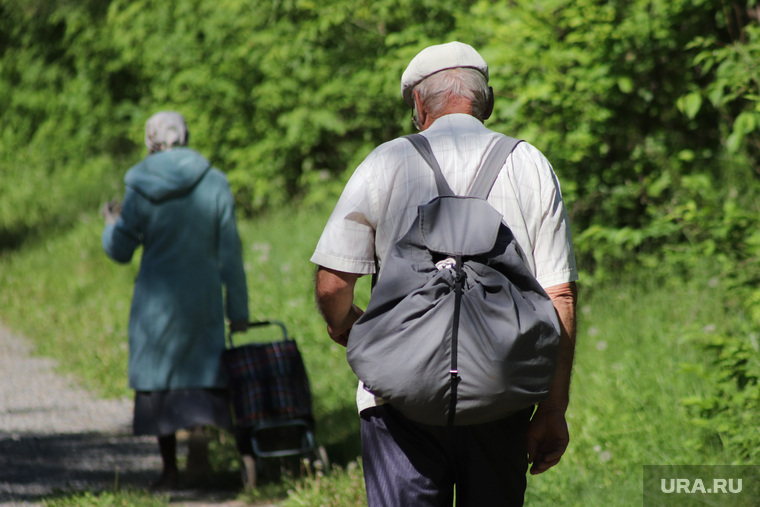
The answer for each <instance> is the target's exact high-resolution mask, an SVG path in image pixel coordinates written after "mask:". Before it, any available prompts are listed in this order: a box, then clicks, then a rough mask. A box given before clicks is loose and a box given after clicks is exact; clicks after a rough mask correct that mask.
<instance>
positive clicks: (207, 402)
mask: <svg viewBox="0 0 760 507" xmlns="http://www.w3.org/2000/svg"><path fill="white" fill-rule="evenodd" d="M196 426H216V427H218V428H221V429H225V430H232V418H231V415H230V400H229V392H228V391H227V390H226V389H176V390H170V391H136V392H135V412H134V420H133V423H132V429H133V432H134V434H135V435H156V436H166V435H171V434H173V433H175V432H176V431H177V430H182V429H190V428H194V427H196Z"/></svg>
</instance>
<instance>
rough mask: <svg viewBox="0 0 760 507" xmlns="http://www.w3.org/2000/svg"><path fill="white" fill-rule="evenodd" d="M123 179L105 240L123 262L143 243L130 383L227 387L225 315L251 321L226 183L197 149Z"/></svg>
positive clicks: (141, 387)
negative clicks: (222, 359)
mask: <svg viewBox="0 0 760 507" xmlns="http://www.w3.org/2000/svg"><path fill="white" fill-rule="evenodd" d="M124 182H125V184H126V193H125V196H124V201H123V203H122V209H121V215H120V216H119V218H118V219H117V220H116V223H115V224H113V225H106V227H105V229H104V230H103V235H102V243H103V249H104V250H105V252H106V253H107V254H108V256H109V257H111V258H112V259H113V260H115V261H117V262H120V263H128V262H130V261H131V260H132V256H133V254H134V252H135V250H136V249H137V248H138V247H139V246H140V245H142V260H141V262H140V270H139V273H138V275H137V279H136V281H135V287H134V295H133V298H132V307H131V310H130V317H129V385H130V387H131V388H133V389H135V390H138V391H156V390H166V389H191V388H219V387H225V386H226V379H225V375H224V371H223V369H222V368H221V364H220V357H221V353H222V350H224V348H225V313H226V315H227V317H228V318H229V320H230V321H233V322H234V321H247V320H248V318H249V315H248V290H247V284H246V278H245V271H244V268H243V261H242V251H241V243H240V237H239V236H238V231H237V224H236V222H235V213H234V206H233V199H232V194H231V192H230V188H229V183H228V182H227V178H226V177H225V175H224V173H222V172H221V171H219V170H217V169H214V168H212V167H211V166H210V164H209V162H208V161H207V160H206V159H205V158H204V157H203V156H201V155H200V154H198V153H197V152H195V151H193V150H191V149H188V148H175V149H172V150H169V151H163V152H159V153H155V154H152V155H149V156H147V157H146V158H145V159H143V160H142V161H141V162H140V163H139V164H137V165H136V166H134V167H132V168H131V169H130V170H129V171H128V172H127V174H126V176H125V178H124ZM225 289H226V294H225ZM225 306H226V308H225ZM225 311H226V312H225Z"/></svg>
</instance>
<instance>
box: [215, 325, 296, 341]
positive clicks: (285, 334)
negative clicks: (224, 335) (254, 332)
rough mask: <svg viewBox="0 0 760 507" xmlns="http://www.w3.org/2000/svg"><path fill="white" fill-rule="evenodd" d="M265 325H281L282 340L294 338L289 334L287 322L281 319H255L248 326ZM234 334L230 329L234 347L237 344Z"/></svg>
mask: <svg viewBox="0 0 760 507" xmlns="http://www.w3.org/2000/svg"><path fill="white" fill-rule="evenodd" d="M264 326H279V328H280V329H282V340H283V341H287V340H291V339H292V338H290V337H289V336H288V330H287V328H286V327H285V323H284V322H282V321H279V320H258V321H254V322H249V323H248V328H249V329H250V328H252V327H264ZM232 335H233V332H232V330H231V329H230V334H229V340H230V347H234V346H235V345H234V343H233V342H232Z"/></svg>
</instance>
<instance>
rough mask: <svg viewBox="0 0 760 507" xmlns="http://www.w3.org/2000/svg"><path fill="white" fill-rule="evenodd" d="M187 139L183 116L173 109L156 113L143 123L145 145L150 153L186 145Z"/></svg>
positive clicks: (187, 134) (188, 136)
mask: <svg viewBox="0 0 760 507" xmlns="http://www.w3.org/2000/svg"><path fill="white" fill-rule="evenodd" d="M189 139H190V133H189V132H188V131H187V124H185V118H184V117H183V116H182V115H181V114H179V113H175V112H174V111H161V112H159V113H156V114H154V115H153V116H151V117H150V119H149V120H148V121H147V123H146V124H145V146H147V147H148V151H150V153H155V152H157V151H164V150H168V149H171V148H173V147H175V146H186V145H187V141H188V140H189Z"/></svg>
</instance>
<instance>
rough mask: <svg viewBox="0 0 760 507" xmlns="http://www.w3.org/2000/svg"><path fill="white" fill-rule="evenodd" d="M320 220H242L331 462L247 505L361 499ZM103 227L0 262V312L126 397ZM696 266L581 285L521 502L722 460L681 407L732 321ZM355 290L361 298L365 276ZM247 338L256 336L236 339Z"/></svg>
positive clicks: (254, 271)
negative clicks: (325, 282) (564, 378)
mask: <svg viewBox="0 0 760 507" xmlns="http://www.w3.org/2000/svg"><path fill="white" fill-rule="evenodd" d="M328 214H329V209H327V208H324V209H309V210H283V211H280V212H277V213H273V214H270V215H268V216H264V217H261V218H259V219H257V220H253V221H246V222H244V223H241V224H240V231H241V236H242V239H243V244H244V256H245V263H246V272H247V275H248V286H249V292H250V299H251V303H250V308H251V313H252V318H253V319H279V320H282V321H283V322H285V324H286V326H287V328H288V330H289V331H290V333H291V335H293V336H294V337H295V338H296V340H297V341H298V343H299V347H300V349H301V352H302V354H303V357H304V361H305V363H306V367H307V370H308V372H309V377H310V380H311V382H312V389H313V395H314V403H315V406H314V414H315V417H316V421H317V440H318V442H319V443H320V444H322V445H325V446H326V448H327V450H328V453H329V455H330V457H331V459H332V460H333V462H335V463H336V464H338V465H339V466H340V469H339V470H338V471H336V472H334V473H332V474H329V475H327V476H321V475H320V476H316V477H311V478H308V477H307V478H306V479H305V480H294V479H286V481H285V482H284V483H283V484H281V485H269V486H267V487H266V488H264V489H262V490H261V491H259V492H256V493H249V494H247V495H246V496H244V498H246V499H248V500H249V501H251V502H259V501H261V500H263V499H267V498H269V499H274V500H277V501H283V504H284V505H318V504H321V505H335V506H342V505H361V504H362V503H363V502H362V500H361V498H362V496H363V484H362V481H361V475H360V472H359V471H358V470H359V468H357V466H356V463H353V462H354V461H355V459H356V457H357V456H358V454H359V452H360V448H359V436H358V428H359V424H358V417H357V415H356V412H355V407H354V396H355V389H356V379H355V377H354V376H353V373H352V372H351V370H350V368H349V367H348V365H347V363H346V360H345V352H344V350H343V349H342V348H341V347H339V346H337V345H335V344H333V342H332V341H330V339H329V338H328V337H327V335H326V333H325V331H324V325H323V323H322V321H321V318H320V316H319V315H318V313H317V311H316V310H315V308H314V301H313V295H312V277H313V271H314V267H313V266H312V265H311V263H310V262H309V261H308V259H309V257H310V255H311V253H312V250H313V248H314V245H315V244H316V241H317V239H318V237H319V234H320V233H321V230H322V227H323V225H324V223H325V221H326V219H327V216H328ZM101 228H102V223H101V221H100V219H99V217H97V216H96V215H95V214H92V215H86V216H83V217H82V218H81V220H80V223H79V225H78V226H77V227H76V228H75V229H73V230H70V231H67V232H65V233H61V234H60V235H58V236H51V237H47V238H44V239H42V240H39V241H37V242H33V243H29V244H27V245H25V246H24V248H23V249H22V250H21V251H18V252H12V253H8V254H5V255H3V256H2V257H0V286H2V287H3V290H2V291H0V319H2V320H3V322H4V323H5V324H6V325H7V326H9V327H11V328H13V329H15V330H16V331H18V332H20V333H23V334H25V335H26V336H28V337H29V338H30V339H31V340H33V341H34V342H35V344H36V345H37V353H38V354H40V355H44V356H52V357H55V358H57V359H58V360H59V364H60V367H61V368H62V369H63V370H65V371H67V372H70V373H73V374H74V375H76V376H77V377H78V378H79V379H81V381H82V383H83V385H85V386H86V387H88V388H90V389H92V390H93V391H94V392H96V393H99V394H100V395H102V396H109V397H115V396H116V397H118V396H131V392H130V391H129V389H128V388H127V385H126V378H127V375H126V362H127V345H126V344H127V339H126V323H127V316H128V311H129V302H130V298H131V291H132V280H133V279H134V276H135V274H136V271H137V267H138V261H139V259H135V261H133V263H132V264H130V265H129V266H121V265H117V264H115V263H113V262H111V261H109V260H108V259H107V258H106V256H105V255H104V254H103V253H102V250H101V248H100V232H101ZM704 271H705V273H704V274H703V275H699V276H696V277H691V278H688V279H681V278H678V277H675V276H674V277H671V278H669V279H656V278H654V277H653V276H651V274H648V275H646V276H642V277H641V278H640V279H638V280H625V281H620V282H618V283H614V284H607V285H605V286H602V287H594V288H593V290H592V289H588V288H585V287H584V285H583V281H581V283H580V304H579V333H578V347H577V356H576V367H575V376H574V382H573V388H572V402H571V408H570V412H569V424H570V430H571V438H572V441H571V445H570V448H569V450H568V452H567V454H566V455H565V457H564V458H563V460H562V462H561V463H560V464H559V465H558V466H557V467H556V468H554V469H552V470H550V471H549V472H547V473H545V474H543V475H541V476H537V477H530V478H529V480H528V494H527V504H528V505H537V506H540V505H547V506H548V505H551V506H555V505H562V506H576V505H577V506H587V505H612V506H615V505H620V506H627V505H640V504H641V495H642V492H641V481H642V473H643V466H644V465H667V464H722V463H730V462H731V460H730V457H728V456H726V454H725V451H724V450H723V449H722V448H721V446H720V439H719V438H718V436H717V434H716V433H715V432H711V431H710V430H709V429H705V428H704V424H703V425H702V426H698V425H697V424H695V423H694V422H693V420H692V419H693V417H694V416H693V414H691V413H690V412H689V410H688V409H687V407H686V406H685V404H684V400H686V399H688V398H690V397H694V396H699V395H701V394H703V393H705V392H706V391H707V390H709V388H710V386H709V385H706V384H705V382H706V381H705V380H704V379H703V378H702V377H700V376H699V375H696V374H695V373H692V372H693V371H695V370H698V368H695V367H694V366H693V365H699V366H704V364H705V361H706V359H705V358H704V356H703V354H704V352H702V351H701V350H700V349H698V348H697V347H696V346H695V345H694V337H697V336H700V335H703V334H704V333H709V332H710V330H712V329H716V328H717V329H720V328H722V327H724V326H727V325H728V324H729V323H730V319H731V318H732V317H731V315H726V314H723V313H722V312H721V311H718V309H720V308H721V307H722V306H721V302H722V294H721V289H720V287H715V286H714V285H715V284H713V283H709V280H710V279H711V278H712V275H711V274H710V272H709V269H708V270H704ZM359 291H360V304H362V305H363V304H365V303H366V300H367V297H368V291H369V289H368V286H367V283H366V280H363V281H362V284H361V286H360V288H359ZM249 335H250V336H249ZM249 337H250V339H255V338H256V336H255V335H253V333H247V334H246V336H240V337H239V338H238V339H239V340H245V339H248V338H249ZM225 453H226V454H225ZM218 455H219V456H221V458H219V459H220V460H221V461H223V462H224V463H227V465H224V466H230V467H234V466H235V464H234V459H232V458H230V456H229V449H226V450H224V449H222V450H220V451H219V452H218ZM285 496H287V497H288V498H287V499H285V500H283V498H284V497H285ZM357 499H358V500H357ZM158 500H159V501H160V499H158ZM71 501H74V500H71ZM108 501H110V497H104V499H102V500H100V502H101V503H100V505H110V504H108V503H107V502H108ZM50 505H77V504H76V503H69V504H61V503H58V504H55V503H51V504H50Z"/></svg>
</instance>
